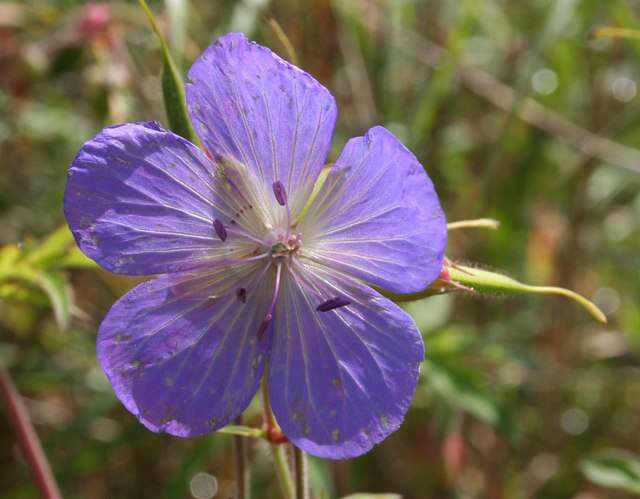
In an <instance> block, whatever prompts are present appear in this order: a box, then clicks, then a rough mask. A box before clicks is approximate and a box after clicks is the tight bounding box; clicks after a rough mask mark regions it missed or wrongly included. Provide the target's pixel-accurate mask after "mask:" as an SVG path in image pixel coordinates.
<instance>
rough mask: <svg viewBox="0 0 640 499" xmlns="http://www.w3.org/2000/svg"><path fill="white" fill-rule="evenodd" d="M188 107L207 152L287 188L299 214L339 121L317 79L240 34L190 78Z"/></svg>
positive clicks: (207, 56) (225, 40) (214, 49)
mask: <svg viewBox="0 0 640 499" xmlns="http://www.w3.org/2000/svg"><path fill="white" fill-rule="evenodd" d="M188 76H189V80H190V81H191V83H188V84H187V104H188V108H189V114H190V116H191V120H192V122H193V124H194V128H195V130H196V132H197V133H198V135H199V136H200V138H201V140H202V142H203V143H204V144H205V146H206V147H207V149H208V150H209V151H210V152H211V153H212V154H213V155H214V156H218V157H221V156H222V157H231V158H234V159H235V160H236V161H238V162H240V163H243V164H245V165H247V166H249V167H250V168H252V169H254V170H255V171H257V172H258V174H259V176H260V177H261V179H262V180H263V182H264V185H265V186H268V187H267V191H268V192H270V191H271V185H272V183H273V182H274V181H276V180H279V181H281V182H282V184H283V185H284V187H285V188H286V190H287V192H288V193H289V197H290V199H291V207H292V210H293V211H294V212H296V210H299V209H301V208H302V206H303V205H304V201H305V200H306V198H307V196H308V195H309V193H310V192H311V189H312V187H313V183H314V181H315V179H316V177H317V175H318V173H319V171H320V169H321V168H322V165H323V164H324V162H325V159H326V156H327V153H328V151H329V147H330V142H331V137H332V135H333V129H334V126H335V120H336V113H337V111H336V105H335V101H334V99H333V97H332V96H331V94H330V93H329V92H328V91H327V89H326V88H324V87H323V86H322V85H320V84H319V83H318V82H317V81H316V80H315V79H313V78H312V77H311V76H310V75H309V74H307V73H305V72H304V71H302V70H300V69H298V68H296V67H295V66H292V65H291V64H289V63H287V62H285V61H284V60H282V59H281V58H280V57H278V56H277V55H275V54H274V53H273V52H271V51H270V50H269V49H267V48H265V47H263V46H261V45H258V44H257V43H254V42H250V41H249V40H247V38H246V37H245V36H244V35H243V34H240V33H230V34H228V35H225V36H223V37H221V38H219V39H218V41H216V42H215V43H214V44H213V45H211V46H210V47H209V48H208V49H207V50H205V52H204V53H203V54H202V55H201V56H200V57H199V58H198V59H197V60H196V62H195V63H194V64H193V66H192V67H191V69H190V71H189V75H188Z"/></svg>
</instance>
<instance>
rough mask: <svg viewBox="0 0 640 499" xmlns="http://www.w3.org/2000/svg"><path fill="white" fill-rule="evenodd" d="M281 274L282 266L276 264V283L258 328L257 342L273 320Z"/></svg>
mask: <svg viewBox="0 0 640 499" xmlns="http://www.w3.org/2000/svg"><path fill="white" fill-rule="evenodd" d="M281 272H282V265H281V264H278V266H277V267H276V283H275V285H274V287H273V297H272V298H271V303H270V304H269V309H268V310H267V315H265V316H264V320H263V321H262V323H261V324H260V327H259V328H258V340H261V339H262V337H263V336H264V333H266V332H267V328H268V327H269V324H270V323H271V321H272V320H273V309H274V308H275V307H276V302H277V301H278V295H279V294H280V274H281Z"/></svg>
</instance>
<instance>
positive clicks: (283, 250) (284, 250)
mask: <svg viewBox="0 0 640 499" xmlns="http://www.w3.org/2000/svg"><path fill="white" fill-rule="evenodd" d="M277 239H278V242H277V243H275V244H274V245H273V246H271V256H273V257H274V258H285V257H291V256H293V255H295V254H296V252H297V251H298V250H299V249H300V246H301V245H302V234H300V233H297V234H289V235H286V234H285V235H284V236H281V237H278V238H277Z"/></svg>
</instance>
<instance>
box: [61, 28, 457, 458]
mask: <svg viewBox="0 0 640 499" xmlns="http://www.w3.org/2000/svg"><path fill="white" fill-rule="evenodd" d="M189 80H190V83H188V85H187V100H188V108H189V112H190V116H191V120H192V122H193V124H194V127H195V129H196V131H197V132H198V134H199V136H200V139H201V140H202V143H203V144H204V146H205V147H206V150H207V151H208V155H205V154H204V153H203V152H202V151H201V150H200V149H198V147H196V146H195V145H193V144H191V143H190V142H188V141H187V140H185V139H183V138H181V137H179V136H177V135H175V134H173V133H171V132H169V131H166V130H164V129H163V128H161V127H160V125H159V124H157V123H155V122H146V123H125V124H122V125H116V126H111V127H107V128H105V129H104V130H102V131H101V132H100V133H99V134H98V135H96V136H95V137H94V138H93V139H92V140H90V141H88V142H87V143H86V144H85V145H84V146H83V147H82V149H81V150H80V152H79V153H78V156H77V157H76V159H75V160H74V162H73V164H72V166H71V168H70V170H69V178H68V183H67V190H66V193H65V213H66V217H67V220H68V222H69V225H70V227H71V230H72V231H73V233H74V235H75V238H76V241H77V242H78V245H79V246H80V248H81V249H82V250H83V251H84V252H85V253H86V254H87V255H88V256H89V257H91V258H93V259H94V260H95V261H97V262H98V263H99V264H100V265H102V266H103V267H105V268H106V269H108V270H110V271H112V272H116V273H119V274H128V275H145V274H147V275H148V274H161V275H160V276H159V277H157V278H155V279H153V280H151V281H147V282H145V283H143V284H140V285H139V286H137V287H135V288H134V289H133V290H131V291H130V292H129V293H127V294H126V295H124V296H123V297H122V298H120V300H118V302H117V303H116V304H115V305H114V306H113V308H112V309H111V311H110V312H109V314H108V315H107V317H106V318H105V319H104V321H103V322H102V325H101V326H100V331H99V333H98V358H99V360H100V363H101V365H102V368H103V369H104V371H105V373H106V374H107V376H108V377H109V380H110V381H111V383H112V384H113V388H114V390H115V392H116V394H117V396H118V397H119V399H120V400H121V401H122V403H123V404H124V405H125V406H126V408H127V409H128V410H129V411H131V412H132V413H133V414H135V415H136V416H137V417H138V418H139V419H140V421H141V422H142V423H143V424H144V425H145V426H146V427H147V428H149V429H151V430H153V431H164V432H167V433H170V434H172V435H177V436H181V437H190V436H195V435H201V434H204V433H208V432H211V431H213V430H216V429H218V428H221V427H222V426H224V425H226V424H228V423H229V422H230V421H232V420H233V418H234V417H236V416H237V415H238V414H240V413H241V412H242V411H243V410H244V409H245V407H246V406H247V405H248V404H249V402H250V401H251V399H252V397H253V396H254V394H255V392H256V390H257V387H258V385H259V383H260V379H261V378H262V376H263V374H264V373H265V370H266V367H267V364H268V374H267V376H268V379H267V382H268V389H269V395H270V397H271V402H272V406H273V411H274V414H275V416H276V418H277V421H278V423H279V425H280V426H281V428H282V430H283V432H284V433H285V435H287V436H288V438H289V439H290V440H291V441H292V442H293V443H294V444H295V445H296V446H298V447H300V448H301V449H303V450H305V451H307V452H309V453H311V454H314V455H316V456H321V457H329V458H348V457H354V456H358V455H360V454H363V453H364V452H366V451H368V450H369V449H371V447H373V446H374V445H375V444H376V443H378V442H380V441H381V440H383V439H384V438H385V437H386V436H387V435H389V434H390V433H391V432H393V431H394V430H396V429H397V428H398V427H399V425H400V423H401V422H402V419H403V417H404V414H405V412H406V411H407V408H408V407H409V404H410V402H411V398H412V396H413V393H414V391H415V387H416V383H417V380H418V373H419V366H420V362H421V361H422V360H423V357H424V347H423V343H422V339H421V336H420V333H419V331H418V329H417V328H416V326H415V323H414V322H413V320H412V319H411V317H410V316H409V315H407V314H406V313H405V312H404V311H403V310H402V309H400V308H399V307H398V306H397V305H395V304H394V303H392V302H391V301H389V300H388V299H386V298H384V297H383V296H382V295H380V293H378V291H376V290H375V289H374V288H372V286H375V287H377V288H383V289H386V290H389V291H392V292H395V293H411V292H416V291H419V290H421V289H423V288H425V287H426V286H427V285H429V284H430V283H431V282H432V281H433V280H434V279H436V278H437V276H438V274H439V272H440V269H441V266H442V260H443V253H444V248H445V245H446V239H447V234H446V224H445V218H444V214H443V212H442V209H441V207H440V204H439V201H438V197H437V195H436V193H435V191H434V188H433V184H432V183H431V181H430V180H429V177H428V176H427V174H426V173H425V171H424V169H423V168H422V166H421V165H420V164H419V163H418V161H417V160H416V158H415V157H414V155H413V154H412V153H411V152H409V151H408V150H407V149H406V148H405V147H404V146H403V145H402V144H401V143H400V142H399V141H398V139H397V138H395V137H394V136H393V135H392V134H391V133H390V132H389V131H388V130H386V129H385V128H382V127H375V128H372V129H371V130H369V131H368V132H367V134H366V135H365V136H364V137H357V138H354V139H351V140H350V141H349V142H348V143H347V145H346V146H345V148H344V150H343V151H342V153H341V154H340V157H339V158H338V160H337V161H336V162H335V164H334V165H333V166H332V167H330V168H327V169H324V170H323V165H324V163H325V160H326V157H327V154H328V151H329V146H330V141H331V137H332V134H333V129H334V125H335V120H336V105H335V101H334V99H333V97H332V96H331V94H330V93H329V92H328V91H327V90H326V89H325V88H324V87H323V86H322V85H320V84H319V83H318V82H317V81H315V80H314V79H313V78H312V77H311V76H310V75H308V74H307V73H305V72H303V71H301V70H300V69H298V68H296V67H294V66H292V65H291V64H288V63H287V62H285V61H283V60H282V59H280V58H279V57H278V56H276V55H274V54H273V53H272V52H271V51H270V50H268V49H266V48H264V47H262V46H260V45H258V44H256V43H252V42H249V41H248V40H247V39H246V38H245V37H244V36H243V35H241V34H236V33H232V34H229V35H226V36H224V37H222V38H220V39H219V40H218V41H217V42H216V43H215V44H214V45H212V46H211V47H209V48H208V49H207V50H206V51H205V52H204V53H203V54H202V55H201V56H200V58H199V59H198V60H197V61H196V62H195V63H194V65H193V67H192V68H191V70H190V71H189ZM319 179H320V180H319ZM322 179H324V183H323V182H322V181H321V180H322Z"/></svg>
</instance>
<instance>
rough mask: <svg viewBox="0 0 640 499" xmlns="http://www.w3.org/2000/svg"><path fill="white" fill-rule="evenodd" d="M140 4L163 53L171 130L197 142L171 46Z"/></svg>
mask: <svg viewBox="0 0 640 499" xmlns="http://www.w3.org/2000/svg"><path fill="white" fill-rule="evenodd" d="M138 3H139V4H140V6H141V7H142V10H144V12H145V14H146V15H147V18H148V19H149V23H150V24H151V29H153V32H154V33H155V34H156V37H157V38H158V41H159V42H160V50H161V51H162V62H163V68H162V96H163V98H164V107H165V111H166V113H167V119H168V120H169V128H171V130H173V131H174V132H175V133H177V134H178V135H181V136H182V137H184V138H185V139H187V140H190V141H191V142H193V143H195V142H196V140H197V139H196V135H195V132H194V130H193V127H192V126H191V120H190V119H189V114H188V113H187V100H186V97H185V92H184V81H183V80H182V76H180V73H179V72H178V68H177V66H176V64H175V62H174V60H173V57H172V56H171V52H170V51H169V46H168V45H167V42H166V40H165V38H164V35H163V34H162V32H161V31H160V28H159V26H158V23H157V22H156V19H155V17H154V16H153V13H152V12H151V9H149V6H148V5H147V2H146V0H138Z"/></svg>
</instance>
